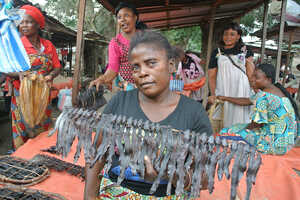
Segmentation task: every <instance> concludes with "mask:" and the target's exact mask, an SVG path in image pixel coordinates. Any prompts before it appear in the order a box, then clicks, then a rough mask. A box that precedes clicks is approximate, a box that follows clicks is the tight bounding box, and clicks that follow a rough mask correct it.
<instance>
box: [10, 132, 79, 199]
mask: <svg viewBox="0 0 300 200" xmlns="http://www.w3.org/2000/svg"><path fill="white" fill-rule="evenodd" d="M47 134H48V132H44V133H41V134H40V135H39V136H37V137H36V138H33V139H30V140H28V141H27V142H26V143H25V144H24V145H23V146H21V147H20V148H18V149H17V151H16V152H15V153H14V154H13V155H12V156H16V157H20V158H25V159H27V160H29V159H32V158H33V157H34V156H35V155H37V154H41V153H42V152H41V151H40V150H41V149H46V148H49V147H50V146H53V145H55V144H56V134H55V135H53V136H51V137H48V136H47ZM76 145H77V142H75V144H74V145H73V146H72V149H71V152H70V154H69V155H68V156H67V157H66V158H64V159H62V158H61V156H57V155H53V154H49V153H44V152H43V154H47V155H48V156H54V157H56V158H59V159H61V160H63V161H66V162H71V163H73V158H74V154H75V151H76V148H75V147H76ZM75 164H77V165H80V166H84V165H85V164H84V156H83V152H82V154H81V156H80V158H79V160H78V162H77V163H75ZM29 188H33V189H38V190H43V191H46V192H52V193H57V194H60V195H62V196H64V197H65V198H66V199H69V200H82V199H83V194H84V182H83V181H82V180H81V179H80V178H79V177H75V176H72V175H70V174H68V173H66V172H57V171H55V170H50V176H49V177H48V178H47V179H45V180H44V181H42V182H40V183H38V184H36V185H33V186H30V187H29Z"/></svg>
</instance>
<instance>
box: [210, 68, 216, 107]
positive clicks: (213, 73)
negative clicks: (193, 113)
mask: <svg viewBox="0 0 300 200" xmlns="http://www.w3.org/2000/svg"><path fill="white" fill-rule="evenodd" d="M217 72H218V69H217V68H212V69H209V70H208V84H209V90H210V97H209V98H208V101H209V102H210V103H214V102H215V100H216V93H215V91H216V84H217Z"/></svg>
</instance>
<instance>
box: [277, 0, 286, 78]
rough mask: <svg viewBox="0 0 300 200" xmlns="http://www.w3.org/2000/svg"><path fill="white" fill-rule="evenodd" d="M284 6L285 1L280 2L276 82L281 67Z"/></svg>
mask: <svg viewBox="0 0 300 200" xmlns="http://www.w3.org/2000/svg"><path fill="white" fill-rule="evenodd" d="M286 4H287V0H282V3H281V17H280V30H279V39H278V50H277V60H276V82H277V81H278V80H279V72H280V65H281V50H282V48H281V46H282V39H283V31H284V23H285V13H286Z"/></svg>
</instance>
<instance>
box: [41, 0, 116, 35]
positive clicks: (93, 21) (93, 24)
mask: <svg viewBox="0 0 300 200" xmlns="http://www.w3.org/2000/svg"><path fill="white" fill-rule="evenodd" d="M78 4H79V0H48V1H47V3H46V4H45V6H44V9H45V10H46V12H47V13H48V14H50V15H51V16H54V17H55V18H56V19H58V20H59V21H60V22H62V23H63V24H64V25H66V26H68V27H70V28H73V29H76V28H77V19H78V13H79V12H78ZM85 11H86V12H85V25H84V30H86V31H95V32H98V33H100V34H101V35H105V36H106V37H107V38H108V39H109V38H111V37H113V36H114V34H115V31H114V28H111V27H114V24H115V20H114V17H113V15H112V14H111V13H110V12H109V11H107V10H106V9H105V8H104V7H103V6H102V5H101V4H99V3H98V2H96V1H95V0H86V10H85Z"/></svg>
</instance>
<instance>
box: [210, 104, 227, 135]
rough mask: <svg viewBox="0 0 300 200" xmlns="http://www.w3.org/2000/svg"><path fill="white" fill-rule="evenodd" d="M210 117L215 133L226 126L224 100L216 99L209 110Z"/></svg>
mask: <svg viewBox="0 0 300 200" xmlns="http://www.w3.org/2000/svg"><path fill="white" fill-rule="evenodd" d="M208 118H209V121H210V123H211V127H212V129H213V133H219V132H220V131H221V129H222V128H224V102H223V101H221V100H218V99H217V100H216V101H215V103H214V104H213V105H212V106H211V107H210V109H209V110H208Z"/></svg>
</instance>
